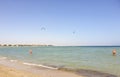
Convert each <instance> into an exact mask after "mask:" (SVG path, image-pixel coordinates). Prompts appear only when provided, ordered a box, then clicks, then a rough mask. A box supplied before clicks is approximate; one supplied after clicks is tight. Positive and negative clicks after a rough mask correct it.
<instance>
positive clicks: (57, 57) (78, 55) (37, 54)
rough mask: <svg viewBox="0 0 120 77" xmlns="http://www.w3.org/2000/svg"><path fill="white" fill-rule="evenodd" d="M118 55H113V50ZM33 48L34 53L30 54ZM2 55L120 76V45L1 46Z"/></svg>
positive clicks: (37, 62) (0, 53)
mask: <svg viewBox="0 0 120 77" xmlns="http://www.w3.org/2000/svg"><path fill="white" fill-rule="evenodd" d="M114 48H115V49H116V50H117V56H112V50H113V49H114ZM30 49H32V51H33V54H32V55H30V54H29V50H30ZM0 56H1V57H2V56H5V57H7V58H8V59H16V60H20V61H24V62H29V63H36V64H46V65H55V66H64V67H66V68H73V69H90V70H97V71H102V72H106V73H111V74H115V75H119V76H120V47H80V46H73V47H72V46H68V47H67V46H53V47H52V46H50V47H0Z"/></svg>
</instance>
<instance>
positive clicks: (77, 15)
mask: <svg viewBox="0 0 120 77" xmlns="http://www.w3.org/2000/svg"><path fill="white" fill-rule="evenodd" d="M0 44H52V45H57V46H62V45H63V46H82V45H120V0H0Z"/></svg>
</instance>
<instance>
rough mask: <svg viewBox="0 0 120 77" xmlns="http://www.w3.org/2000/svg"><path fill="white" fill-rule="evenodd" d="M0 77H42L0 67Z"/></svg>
mask: <svg viewBox="0 0 120 77" xmlns="http://www.w3.org/2000/svg"><path fill="white" fill-rule="evenodd" d="M0 77H42V76H40V75H37V74H34V73H30V72H28V71H24V70H17V69H15V68H10V67H6V66H3V65H0Z"/></svg>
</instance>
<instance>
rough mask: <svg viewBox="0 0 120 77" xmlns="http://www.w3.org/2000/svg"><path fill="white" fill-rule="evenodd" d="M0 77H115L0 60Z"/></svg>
mask: <svg viewBox="0 0 120 77" xmlns="http://www.w3.org/2000/svg"><path fill="white" fill-rule="evenodd" d="M0 77H117V76H116V75H112V74H109V73H103V72H99V71H93V70H84V69H78V70H70V69H67V68H60V69H48V68H44V67H38V66H31V65H24V63H22V62H16V61H11V60H0Z"/></svg>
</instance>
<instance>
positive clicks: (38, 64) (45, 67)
mask: <svg viewBox="0 0 120 77" xmlns="http://www.w3.org/2000/svg"><path fill="white" fill-rule="evenodd" d="M23 64H25V65H30V66H39V67H44V68H48V69H56V70H57V69H58V68H54V67H49V66H45V65H40V64H32V63H23Z"/></svg>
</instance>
